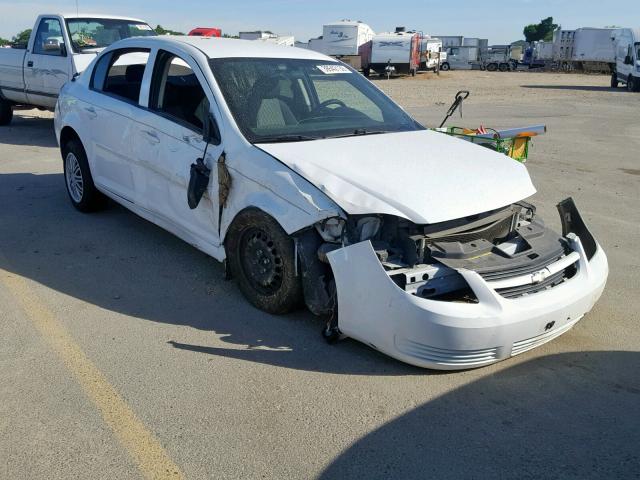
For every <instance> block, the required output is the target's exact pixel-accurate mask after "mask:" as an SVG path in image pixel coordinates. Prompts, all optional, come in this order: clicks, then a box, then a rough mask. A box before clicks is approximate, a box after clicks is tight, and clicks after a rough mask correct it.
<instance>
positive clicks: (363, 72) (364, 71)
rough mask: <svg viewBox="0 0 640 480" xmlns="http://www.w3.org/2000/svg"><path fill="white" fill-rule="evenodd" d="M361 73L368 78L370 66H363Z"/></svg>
mask: <svg viewBox="0 0 640 480" xmlns="http://www.w3.org/2000/svg"><path fill="white" fill-rule="evenodd" d="M362 74H363V75H364V76H365V77H367V78H369V76H371V69H370V68H363V69H362Z"/></svg>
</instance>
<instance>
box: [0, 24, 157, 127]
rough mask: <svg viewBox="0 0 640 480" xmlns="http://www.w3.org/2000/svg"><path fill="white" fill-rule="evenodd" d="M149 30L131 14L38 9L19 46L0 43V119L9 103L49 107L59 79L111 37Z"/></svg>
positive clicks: (4, 120)
mask: <svg viewBox="0 0 640 480" xmlns="http://www.w3.org/2000/svg"><path fill="white" fill-rule="evenodd" d="M153 35H155V32H154V31H153V29H152V28H151V27H150V26H149V25H148V24H147V23H145V22H143V21H142V20H137V19H133V18H126V17H116V16H104V15H102V16H79V15H40V16H39V17H38V19H37V20H36V23H35V26H34V28H33V30H32V32H31V37H30V38H29V42H28V44H27V45H25V46H24V48H3V49H0V125H7V124H9V123H10V122H11V119H12V116H13V107H14V106H32V107H38V108H42V109H53V108H54V106H55V104H56V99H57V98H58V92H59V91H60V88H61V87H62V85H64V84H65V83H66V82H67V81H69V80H70V79H72V78H73V77H74V76H75V75H78V74H80V73H82V72H83V71H84V69H85V68H87V66H88V65H89V63H91V61H92V60H93V59H95V57H96V55H97V54H98V53H100V52H101V51H102V50H103V49H104V48H106V47H108V46H109V45H111V44H112V43H114V42H116V41H118V40H121V39H124V38H129V37H146V36H153Z"/></svg>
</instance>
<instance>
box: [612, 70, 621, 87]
mask: <svg viewBox="0 0 640 480" xmlns="http://www.w3.org/2000/svg"><path fill="white" fill-rule="evenodd" d="M619 83H620V82H618V74H617V73H616V72H613V73H612V74H611V88H618V85H619Z"/></svg>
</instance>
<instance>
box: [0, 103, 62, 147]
mask: <svg viewBox="0 0 640 480" xmlns="http://www.w3.org/2000/svg"><path fill="white" fill-rule="evenodd" d="M0 144H5V145H16V146H33V147H53V148H57V147H58V143H57V141H56V135H55V131H54V129H53V119H52V118H42V117H35V116H31V115H29V114H28V113H25V114H24V115H21V112H20V111H17V112H14V114H13V120H12V121H11V124H10V125H8V126H5V127H0Z"/></svg>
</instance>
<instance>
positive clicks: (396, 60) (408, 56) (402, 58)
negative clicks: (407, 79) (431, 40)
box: [369, 27, 420, 75]
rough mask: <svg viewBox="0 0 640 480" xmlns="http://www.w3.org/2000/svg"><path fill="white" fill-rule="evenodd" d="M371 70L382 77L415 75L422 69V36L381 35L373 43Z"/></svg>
mask: <svg viewBox="0 0 640 480" xmlns="http://www.w3.org/2000/svg"><path fill="white" fill-rule="evenodd" d="M369 68H370V69H371V70H373V71H375V72H376V73H378V74H380V75H385V74H389V75H391V74H393V73H404V74H410V75H415V74H416V72H417V71H418V68H420V34H418V33H413V32H406V31H404V28H403V27H398V28H396V31H395V32H387V33H379V34H377V35H376V36H374V37H373V40H372V41H371V63H370V65H369Z"/></svg>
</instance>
